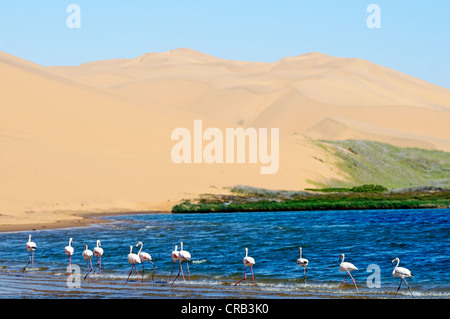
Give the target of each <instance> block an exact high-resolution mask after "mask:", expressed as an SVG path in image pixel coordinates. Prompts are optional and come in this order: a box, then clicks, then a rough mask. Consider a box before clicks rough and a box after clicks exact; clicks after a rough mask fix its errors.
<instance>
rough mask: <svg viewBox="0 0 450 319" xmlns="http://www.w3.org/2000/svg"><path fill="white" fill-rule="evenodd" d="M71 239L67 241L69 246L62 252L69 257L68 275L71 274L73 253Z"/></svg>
mask: <svg viewBox="0 0 450 319" xmlns="http://www.w3.org/2000/svg"><path fill="white" fill-rule="evenodd" d="M72 243H73V239H72V238H70V239H69V245H68V246H66V247H65V248H64V252H65V253H66V255H67V256H68V257H69V273H72V255H73V253H74V249H73V247H72Z"/></svg>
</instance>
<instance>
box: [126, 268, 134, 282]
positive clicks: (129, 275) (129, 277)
mask: <svg viewBox="0 0 450 319" xmlns="http://www.w3.org/2000/svg"><path fill="white" fill-rule="evenodd" d="M133 267H134V265H133V264H132V265H131V270H130V273H129V274H128V278H127V283H128V279H130V276H131V272H132V271H133Z"/></svg>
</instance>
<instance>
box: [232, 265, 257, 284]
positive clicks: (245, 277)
mask: <svg viewBox="0 0 450 319" xmlns="http://www.w3.org/2000/svg"><path fill="white" fill-rule="evenodd" d="M252 271H253V270H252ZM245 279H247V266H245V271H244V278H242V279H241V280H239V281H238V282H237V283H235V284H234V286H235V287H236V286H237V284H238V283H240V282H241V281H242V280H245Z"/></svg>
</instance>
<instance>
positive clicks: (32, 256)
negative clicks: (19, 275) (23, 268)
mask: <svg viewBox="0 0 450 319" xmlns="http://www.w3.org/2000/svg"><path fill="white" fill-rule="evenodd" d="M31 268H34V250H33V251H32V252H31Z"/></svg>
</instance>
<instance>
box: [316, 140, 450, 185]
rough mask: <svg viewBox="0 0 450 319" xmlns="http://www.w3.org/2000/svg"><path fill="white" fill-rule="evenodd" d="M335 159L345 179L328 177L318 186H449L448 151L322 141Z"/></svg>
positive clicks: (375, 143) (353, 141) (381, 144)
mask: <svg viewBox="0 0 450 319" xmlns="http://www.w3.org/2000/svg"><path fill="white" fill-rule="evenodd" d="M322 143H324V145H327V146H328V148H327V150H328V152H329V153H330V155H331V156H333V157H334V158H336V159H337V167H338V168H339V169H340V170H341V171H342V172H343V175H345V177H347V181H342V180H330V181H328V182H327V183H326V184H324V185H320V186H321V187H327V188H340V187H344V188H345V187H349V185H355V184H359V185H361V184H381V185H384V186H385V187H387V188H388V189H394V188H409V187H415V186H433V187H440V188H450V153H448V152H444V151H437V150H425V149H419V148H402V147H396V146H393V145H390V144H385V143H379V142H371V141H355V140H347V141H323V142H322Z"/></svg>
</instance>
